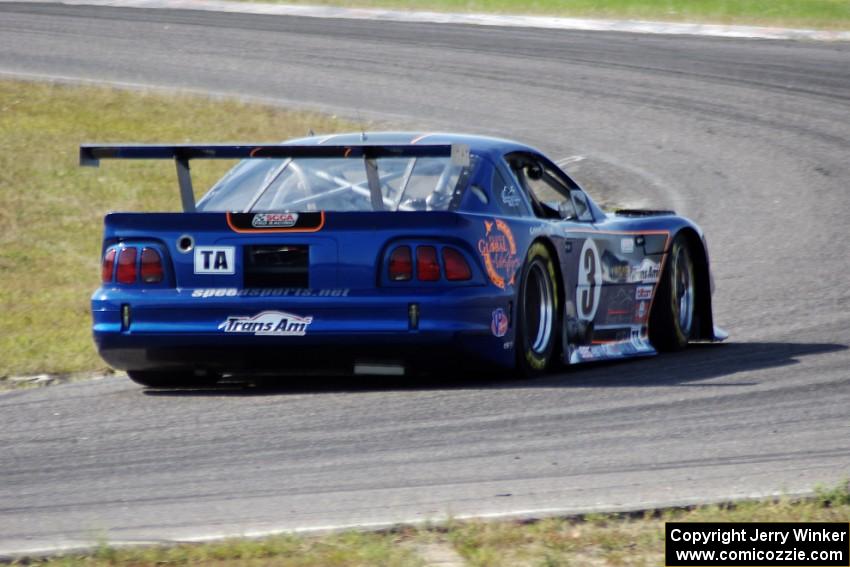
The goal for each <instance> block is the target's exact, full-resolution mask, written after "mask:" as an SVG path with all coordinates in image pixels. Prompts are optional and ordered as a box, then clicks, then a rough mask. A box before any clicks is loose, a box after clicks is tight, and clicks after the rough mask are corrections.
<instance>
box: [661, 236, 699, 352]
mask: <svg viewBox="0 0 850 567" xmlns="http://www.w3.org/2000/svg"><path fill="white" fill-rule="evenodd" d="M695 274H696V272H695V270H694V260H693V251H692V250H691V248H690V246H689V245H688V241H687V239H686V238H685V237H684V236H683V235H678V236H676V238H675V239H674V240H673V245H672V246H671V247H670V255H669V256H668V257H667V262H666V265H665V266H664V271H663V272H662V274H661V281H659V283H658V292H657V293H656V296H655V301H654V303H653V306H652V313H651V314H650V318H649V340H650V341H651V342H652V345H653V346H654V347H655V348H656V349H657V350H659V351H677V350H682V349H683V348H685V347H686V346H688V341H689V340H690V339H691V338H692V337H693V336H694V333H695V330H696V327H697V325H696V299H697V297H696V292H697V282H696V280H695Z"/></svg>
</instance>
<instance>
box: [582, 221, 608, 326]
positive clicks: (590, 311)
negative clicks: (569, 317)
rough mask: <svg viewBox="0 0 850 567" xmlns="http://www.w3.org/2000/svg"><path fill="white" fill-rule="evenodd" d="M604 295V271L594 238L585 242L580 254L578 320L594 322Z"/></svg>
mask: <svg viewBox="0 0 850 567" xmlns="http://www.w3.org/2000/svg"><path fill="white" fill-rule="evenodd" d="M601 293H602V270H601V266H600V265H599V250H597V248H596V244H595V243H594V242H593V239H592V238H588V239H587V240H585V241H584V245H583V246H582V247H581V254H579V266H578V285H577V286H576V307H577V308H578V318H579V319H584V320H587V321H592V320H593V318H594V317H595V316H596V310H597V309H598V308H599V296H600V294H601Z"/></svg>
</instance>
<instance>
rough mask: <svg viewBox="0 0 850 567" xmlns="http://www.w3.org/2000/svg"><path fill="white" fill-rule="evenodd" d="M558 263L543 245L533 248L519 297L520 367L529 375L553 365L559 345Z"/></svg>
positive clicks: (535, 244)
mask: <svg viewBox="0 0 850 567" xmlns="http://www.w3.org/2000/svg"><path fill="white" fill-rule="evenodd" d="M557 281H558V280H557V278H556V277H555V263H554V262H553V260H552V256H551V255H550V254H549V250H548V249H547V248H546V247H545V246H544V245H543V244H541V243H539V242H537V243H534V244H532V245H531V248H529V250H528V256H527V257H526V260H525V265H524V266H523V268H522V276H521V279H520V286H519V294H518V296H517V307H518V308H517V345H516V346H517V366H518V369H519V371H520V372H521V373H522V374H523V375H525V376H532V375H536V374H540V373H542V372H543V371H544V370H546V368H547V367H548V366H549V363H550V362H551V360H552V354H553V353H554V351H555V345H556V344H557V329H558V324H557V323H558V284H557Z"/></svg>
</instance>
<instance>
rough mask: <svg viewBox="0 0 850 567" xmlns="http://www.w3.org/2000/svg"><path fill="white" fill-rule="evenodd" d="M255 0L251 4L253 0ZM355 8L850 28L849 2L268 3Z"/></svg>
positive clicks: (492, 0) (374, 0) (294, 0)
mask: <svg viewBox="0 0 850 567" xmlns="http://www.w3.org/2000/svg"><path fill="white" fill-rule="evenodd" d="M252 1H253V0H252ZM266 1H271V2H279V3H286V4H326V5H332V6H346V7H353V8H363V7H368V8H394V9H400V10H434V11H447V12H494V13H504V14H537V15H554V16H565V17H591V18H612V19H638V20H661V21H677V22H701V23H720V24H747V25H767V26H780V27H794V28H801V27H802V28H819V29H836V30H846V29H850V2H848V1H847V0H528V1H525V2H517V1H516V0H405V1H400V0H266Z"/></svg>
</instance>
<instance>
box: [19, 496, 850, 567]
mask: <svg viewBox="0 0 850 567" xmlns="http://www.w3.org/2000/svg"><path fill="white" fill-rule="evenodd" d="M848 518H850V484H847V483H845V484H844V485H842V486H839V487H836V488H834V489H829V490H821V491H819V492H818V494H817V496H816V497H814V498H811V499H807V500H804V501H796V500H791V499H787V498H785V499H779V500H777V501H772V502H741V503H738V504H735V505H723V506H704V507H701V508H696V509H692V510H668V511H662V512H658V513H655V512H653V513H647V514H645V515H644V516H643V517H641V516H634V515H617V514H613V515H604V514H596V515H587V516H583V517H580V518H552V519H546V520H540V521H536V522H510V521H501V522H499V521H463V522H458V521H450V522H448V523H447V524H445V525H436V526H426V527H419V528H416V527H399V528H397V529H395V530H390V531H386V532H379V533H364V532H345V533H340V534H333V535H326V536H294V535H283V536H276V537H271V538H266V539H262V540H244V539H243V540H239V539H234V540H230V541H223V542H219V543H213V544H203V545H179V546H174V547H150V548H128V549H114V548H110V547H108V546H107V545H103V546H101V547H100V548H99V549H98V550H96V551H95V552H93V553H91V554H88V555H75V556H68V557H58V558H53V559H49V560H45V561H41V562H39V561H36V562H35V563H36V564H39V565H44V566H45V567H56V566H60V565H63V566H67V567H113V566H122V567H136V566H142V565H167V566H170V565H174V566H182V565H204V566H210V567H236V566H261V565H276V566H285V567H290V566H291V567H296V566H297V567H313V566H316V567H319V566H322V567H336V566H340V567H341V566H358V567H359V566H364V567H366V566H369V567H372V566H399V567H407V566H414V567H415V566H420V565H424V561H423V559H422V557H421V555H420V554H418V553H417V550H422V549H425V548H428V547H431V548H433V547H434V546H440V545H446V546H451V547H453V548H454V550H456V551H457V553H458V554H459V555H460V557H462V558H463V561H465V562H466V564H467V565H470V566H474V567H485V566H486V567H543V566H546V567H554V566H570V565H575V566H581V567H593V566H604V567H619V566H647V567H649V566H651V567H657V566H658V565H663V564H664V561H663V553H664V523H665V522H667V521H677V522H683V521H684V522H733V521H735V522H846V521H847V520H848ZM25 563H26V564H30V565H31V564H33V562H22V563H20V564H21V565H23V564H25Z"/></svg>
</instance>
